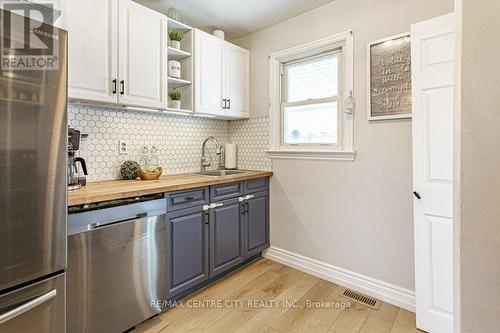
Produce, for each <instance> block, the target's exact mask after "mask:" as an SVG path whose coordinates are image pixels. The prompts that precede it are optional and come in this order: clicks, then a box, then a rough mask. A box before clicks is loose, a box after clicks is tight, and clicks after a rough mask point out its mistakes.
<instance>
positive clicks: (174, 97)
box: [168, 89, 182, 109]
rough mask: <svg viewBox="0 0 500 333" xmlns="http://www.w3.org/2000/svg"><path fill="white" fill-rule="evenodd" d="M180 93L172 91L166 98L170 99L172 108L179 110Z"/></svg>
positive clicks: (175, 90)
mask: <svg viewBox="0 0 500 333" xmlns="http://www.w3.org/2000/svg"><path fill="white" fill-rule="evenodd" d="M181 96H182V95H181V92H180V91H179V90H177V89H172V90H170V91H169V92H168V97H170V101H171V103H172V108H174V109H180V108H181Z"/></svg>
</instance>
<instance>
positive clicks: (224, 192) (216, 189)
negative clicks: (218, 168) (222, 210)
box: [210, 182, 243, 202]
mask: <svg viewBox="0 0 500 333" xmlns="http://www.w3.org/2000/svg"><path fill="white" fill-rule="evenodd" d="M242 194H243V182H238V183H229V184H220V185H214V186H211V187H210V202H215V201H220V200H226V199H231V198H234V197H237V196H240V195H242Z"/></svg>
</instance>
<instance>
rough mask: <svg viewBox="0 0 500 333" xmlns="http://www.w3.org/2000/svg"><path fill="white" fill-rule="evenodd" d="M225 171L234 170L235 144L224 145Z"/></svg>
mask: <svg viewBox="0 0 500 333" xmlns="http://www.w3.org/2000/svg"><path fill="white" fill-rule="evenodd" d="M226 169H236V144H235V143H228V144H226Z"/></svg>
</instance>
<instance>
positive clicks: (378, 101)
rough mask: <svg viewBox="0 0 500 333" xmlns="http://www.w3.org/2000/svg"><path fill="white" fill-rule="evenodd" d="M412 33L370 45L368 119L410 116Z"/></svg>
mask: <svg viewBox="0 0 500 333" xmlns="http://www.w3.org/2000/svg"><path fill="white" fill-rule="evenodd" d="M410 46H411V44H410V33H404V34H401V35H396V36H391V37H388V38H384V39H381V40H377V41H374V42H371V43H369V44H368V50H367V54H368V120H383V119H398V118H411V49H410Z"/></svg>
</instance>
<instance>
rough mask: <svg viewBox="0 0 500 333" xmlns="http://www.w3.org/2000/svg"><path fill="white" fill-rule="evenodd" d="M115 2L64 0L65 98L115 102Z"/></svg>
mask: <svg viewBox="0 0 500 333" xmlns="http://www.w3.org/2000/svg"><path fill="white" fill-rule="evenodd" d="M117 4H118V0H85V1H82V0H65V1H64V6H62V8H61V9H62V10H63V11H64V12H63V13H62V15H63V18H61V20H62V21H63V23H61V24H62V25H63V26H64V27H65V28H66V29H67V30H68V49H69V51H68V97H69V98H70V99H83V100H91V101H98V102H106V103H116V101H117V94H116V91H115V89H114V88H115V84H116V83H117V82H116V80H117V79H118V77H117V53H116V51H117V47H118V43H117V38H116V36H117V31H116V29H117V15H118V12H117V10H118V5H117Z"/></svg>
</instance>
